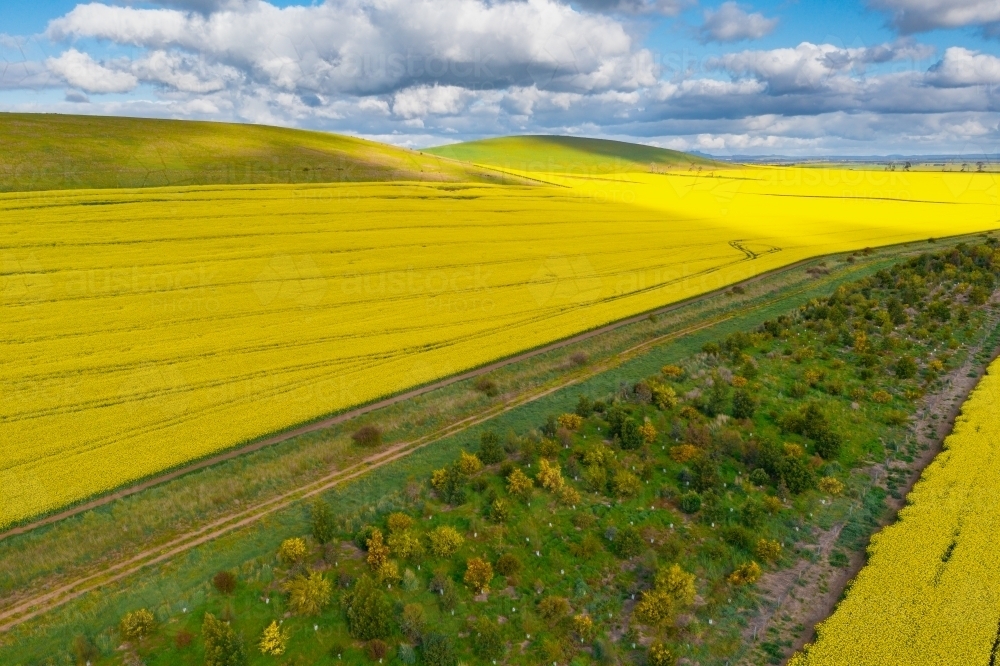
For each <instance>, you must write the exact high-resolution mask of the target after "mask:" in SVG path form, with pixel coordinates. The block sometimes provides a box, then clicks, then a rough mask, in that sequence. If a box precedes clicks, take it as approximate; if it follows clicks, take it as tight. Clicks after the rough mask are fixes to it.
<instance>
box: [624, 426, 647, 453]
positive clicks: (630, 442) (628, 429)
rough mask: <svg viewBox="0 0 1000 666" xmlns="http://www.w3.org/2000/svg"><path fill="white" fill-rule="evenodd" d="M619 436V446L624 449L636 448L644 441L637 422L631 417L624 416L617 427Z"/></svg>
mask: <svg viewBox="0 0 1000 666" xmlns="http://www.w3.org/2000/svg"><path fill="white" fill-rule="evenodd" d="M619 438H620V439H621V447H622V448H623V449H625V450H626V451H632V450H635V449H638V448H640V447H641V446H642V445H643V442H645V441H646V440H645V439H644V438H643V436H642V432H641V431H640V429H639V424H638V423H636V422H635V420H634V419H631V418H626V419H625V420H624V421H622V423H621V427H620V429H619Z"/></svg>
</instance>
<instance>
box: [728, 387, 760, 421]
mask: <svg viewBox="0 0 1000 666" xmlns="http://www.w3.org/2000/svg"><path fill="white" fill-rule="evenodd" d="M756 410H757V401H756V400H754V398H753V396H752V395H750V391H748V390H746V389H745V388H738V389H736V391H735V392H734V393H733V418H735V419H750V418H753V414H754V412H755V411H756Z"/></svg>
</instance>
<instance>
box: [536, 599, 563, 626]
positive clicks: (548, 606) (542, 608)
mask: <svg viewBox="0 0 1000 666" xmlns="http://www.w3.org/2000/svg"><path fill="white" fill-rule="evenodd" d="M538 614H539V615H540V616H541V617H542V619H544V620H545V621H546V622H548V623H549V624H556V623H558V622H559V621H560V620H562V619H563V618H564V617H566V616H567V615H569V601H568V600H567V599H566V598H565V597H559V596H555V595H550V596H547V597H545V598H544V599H542V600H541V601H539V602H538Z"/></svg>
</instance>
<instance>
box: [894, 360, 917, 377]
mask: <svg viewBox="0 0 1000 666" xmlns="http://www.w3.org/2000/svg"><path fill="white" fill-rule="evenodd" d="M916 375H917V362H916V361H914V360H913V357H912V356H902V357H900V359H899V360H898V361H896V377H898V378H899V379H911V378H913V377H915V376H916Z"/></svg>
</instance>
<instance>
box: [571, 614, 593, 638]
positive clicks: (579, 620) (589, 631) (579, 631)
mask: <svg viewBox="0 0 1000 666" xmlns="http://www.w3.org/2000/svg"><path fill="white" fill-rule="evenodd" d="M573 631H575V632H576V635H577V636H578V637H579V638H580V642H581V643H583V642H586V641H591V640H593V639H594V635H595V634H596V628H595V627H594V620H593V619H591V617H590V616H589V615H586V614H584V615H577V616H575V617H574V618H573Z"/></svg>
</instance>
